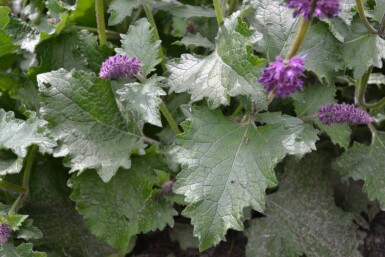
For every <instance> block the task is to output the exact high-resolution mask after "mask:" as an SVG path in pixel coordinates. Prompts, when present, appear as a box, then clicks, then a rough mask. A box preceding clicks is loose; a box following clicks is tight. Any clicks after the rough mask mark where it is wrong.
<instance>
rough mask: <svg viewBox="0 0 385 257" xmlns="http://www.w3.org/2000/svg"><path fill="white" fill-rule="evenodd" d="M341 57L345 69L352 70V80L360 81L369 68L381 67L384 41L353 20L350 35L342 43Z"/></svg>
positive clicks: (358, 21) (358, 20)
mask: <svg viewBox="0 0 385 257" xmlns="http://www.w3.org/2000/svg"><path fill="white" fill-rule="evenodd" d="M357 49H360V51H358V50H357ZM342 55H343V58H344V61H345V62H346V63H347V67H348V68H350V69H352V70H353V76H354V78H356V79H361V77H362V75H364V73H365V72H366V71H367V70H368V69H369V67H370V66H375V67H378V68H381V67H382V59H384V58H385V40H384V39H382V38H381V37H379V36H377V35H376V34H371V33H369V32H368V30H367V28H366V27H365V26H364V25H363V24H362V22H361V20H360V19H359V18H355V19H354V20H353V22H352V33H351V35H350V37H349V38H348V39H347V40H346V41H345V42H344V45H343V48H342Z"/></svg>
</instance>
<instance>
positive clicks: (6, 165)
mask: <svg viewBox="0 0 385 257" xmlns="http://www.w3.org/2000/svg"><path fill="white" fill-rule="evenodd" d="M22 168H23V158H21V157H18V158H16V159H9V160H3V159H1V160H0V176H4V175H6V174H14V173H19V172H20V171H21V169H22Z"/></svg>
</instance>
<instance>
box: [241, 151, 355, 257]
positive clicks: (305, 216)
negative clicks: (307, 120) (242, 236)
mask: <svg viewBox="0 0 385 257" xmlns="http://www.w3.org/2000/svg"><path fill="white" fill-rule="evenodd" d="M328 173H330V159H329V158H325V157H323V156H322V155H321V154H318V153H317V154H312V155H307V156H305V157H304V158H303V159H302V160H301V161H300V162H299V163H295V161H292V162H289V164H287V166H286V170H285V173H284V178H283V179H282V180H283V181H282V182H280V186H279V189H278V192H276V193H273V194H272V195H269V196H268V197H267V199H266V204H267V208H266V212H265V215H266V217H263V218H258V219H254V220H253V221H252V222H251V226H250V228H249V229H248V231H247V233H246V234H247V236H248V245H247V247H246V256H248V257H254V256H264V257H279V256H293V257H294V256H302V255H306V256H312V257H329V256H338V257H345V256H351V257H359V256H361V254H360V252H359V250H358V246H359V243H360V240H358V236H357V234H356V229H357V225H356V224H354V222H353V217H354V216H353V215H352V214H350V213H345V212H343V211H342V210H341V209H339V208H337V207H336V206H335V204H334V199H333V183H332V181H331V179H330V174H328Z"/></svg>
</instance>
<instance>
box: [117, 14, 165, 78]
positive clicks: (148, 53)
mask: <svg viewBox="0 0 385 257" xmlns="http://www.w3.org/2000/svg"><path fill="white" fill-rule="evenodd" d="M121 36H122V40H121V42H122V48H117V49H115V50H116V52H117V53H125V54H127V55H128V56H133V57H137V58H139V60H140V61H141V63H142V67H141V69H140V71H141V72H142V73H143V75H145V76H146V75H148V74H149V73H150V72H151V71H152V70H153V69H154V68H155V66H156V65H158V64H159V63H160V61H161V59H160V58H159V47H160V40H155V39H154V37H153V34H152V29H151V26H150V23H149V22H148V21H147V19H146V18H142V19H140V20H138V21H137V22H136V23H135V24H134V25H132V26H130V28H129V29H128V32H127V34H126V35H121Z"/></svg>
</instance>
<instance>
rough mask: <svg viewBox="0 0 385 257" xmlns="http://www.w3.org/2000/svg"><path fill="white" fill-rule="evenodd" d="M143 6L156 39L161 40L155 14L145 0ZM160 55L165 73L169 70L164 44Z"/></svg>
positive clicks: (160, 49) (160, 48)
mask: <svg viewBox="0 0 385 257" xmlns="http://www.w3.org/2000/svg"><path fill="white" fill-rule="evenodd" d="M142 6H143V9H144V12H145V13H146V16H147V19H148V22H149V23H150V25H151V28H152V34H153V36H154V39H155V40H160V37H159V33H158V29H157V28H156V24H155V20H154V16H153V15H152V12H151V9H150V7H149V6H148V4H146V3H144V2H142ZM159 55H160V58H161V59H162V61H161V62H160V65H161V66H162V70H163V73H164V72H166V71H167V68H166V57H165V55H164V52H163V48H162V46H160V47H159Z"/></svg>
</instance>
